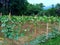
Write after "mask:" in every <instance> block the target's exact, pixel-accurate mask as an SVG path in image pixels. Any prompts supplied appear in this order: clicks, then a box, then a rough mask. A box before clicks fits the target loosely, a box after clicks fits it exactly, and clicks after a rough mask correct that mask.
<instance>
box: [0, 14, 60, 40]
mask: <svg viewBox="0 0 60 45" xmlns="http://www.w3.org/2000/svg"><path fill="white" fill-rule="evenodd" d="M27 21H32V22H33V23H34V24H35V26H36V24H37V22H45V23H46V24H47V23H54V22H58V23H59V25H60V17H53V16H51V17H47V16H43V17H41V16H10V15H9V16H1V17H0V22H1V23H0V24H1V27H2V31H1V32H2V33H3V34H4V37H7V38H10V39H18V38H19V37H20V36H21V35H23V33H24V32H23V33H22V34H20V32H19V31H20V29H21V28H20V27H21V24H25V23H26V22H27ZM20 23H21V24H20ZM16 26H17V27H16ZM15 27H16V29H15ZM47 27H48V25H47ZM35 28H36V27H35ZM47 33H48V29H47Z"/></svg>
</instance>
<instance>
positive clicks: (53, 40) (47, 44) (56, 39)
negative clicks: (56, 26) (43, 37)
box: [39, 35, 60, 45]
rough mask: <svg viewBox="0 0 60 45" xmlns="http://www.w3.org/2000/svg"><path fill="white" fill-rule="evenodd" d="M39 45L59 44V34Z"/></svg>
mask: <svg viewBox="0 0 60 45" xmlns="http://www.w3.org/2000/svg"><path fill="white" fill-rule="evenodd" d="M39 45H60V35H59V36H57V37H56V38H54V39H49V40H47V41H46V42H44V43H40V44H39Z"/></svg>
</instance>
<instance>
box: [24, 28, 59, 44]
mask: <svg viewBox="0 0 60 45" xmlns="http://www.w3.org/2000/svg"><path fill="white" fill-rule="evenodd" d="M59 35H60V32H59V31H58V30H57V29H53V31H52V32H50V33H48V35H47V36H48V37H46V34H42V35H40V36H37V37H36V38H35V39H34V40H31V41H30V42H28V43H25V45H28V44H30V45H44V43H45V42H47V41H48V40H50V39H54V38H57V37H58V36H59ZM52 43H53V42H52Z"/></svg>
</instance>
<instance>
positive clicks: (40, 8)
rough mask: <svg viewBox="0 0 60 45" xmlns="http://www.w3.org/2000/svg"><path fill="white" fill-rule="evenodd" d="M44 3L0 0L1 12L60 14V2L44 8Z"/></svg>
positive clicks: (23, 0) (14, 13)
mask: <svg viewBox="0 0 60 45" xmlns="http://www.w3.org/2000/svg"><path fill="white" fill-rule="evenodd" d="M44 7H45V6H44V4H43V3H40V4H30V3H29V2H28V1H27V0H13V1H12V0H8V1H7V0H2V2H1V1H0V12H2V13H3V14H8V13H9V12H11V14H12V15H28V16H30V15H40V16H43V15H47V16H52V15H53V16H56V15H58V16H59V14H60V4H59V3H58V4H56V5H53V4H52V5H51V8H49V9H47V8H46V9H44Z"/></svg>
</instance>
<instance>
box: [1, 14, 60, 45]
mask: <svg viewBox="0 0 60 45" xmlns="http://www.w3.org/2000/svg"><path fill="white" fill-rule="evenodd" d="M59 37H60V17H58V16H56V17H54V16H50V17H47V16H10V15H9V16H0V42H1V43H0V44H1V45H55V44H56V45H57V44H59V45H60V43H59V42H60V38H59Z"/></svg>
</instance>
